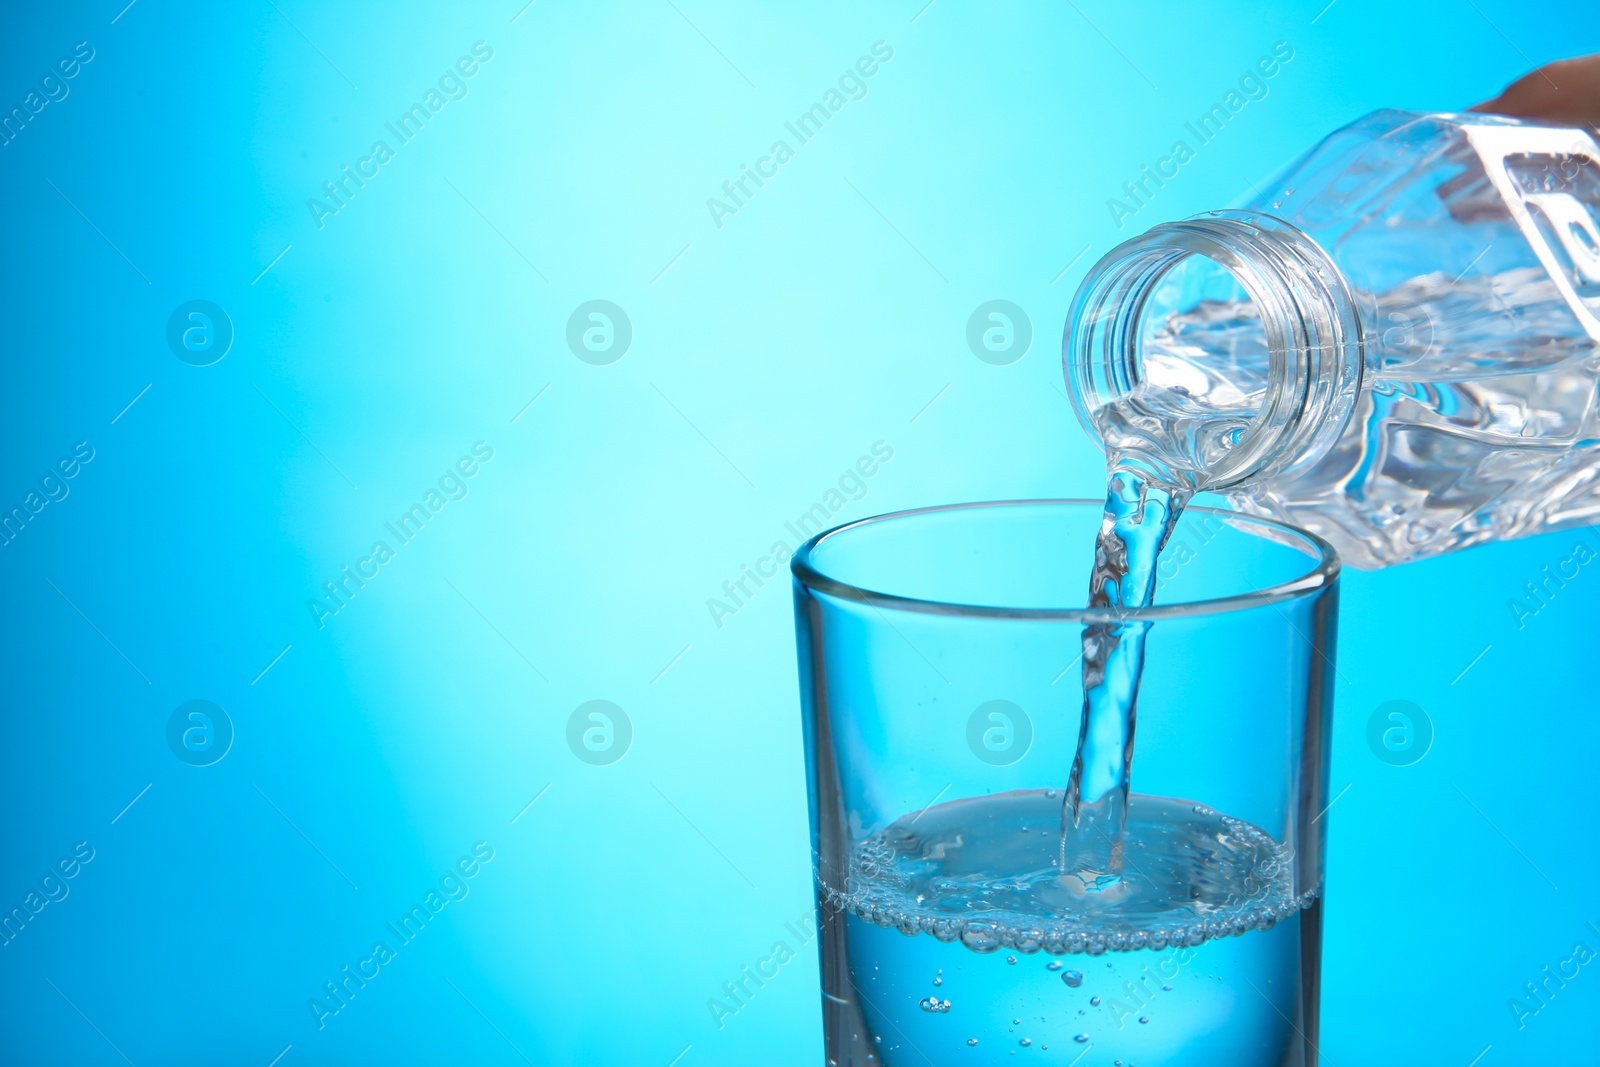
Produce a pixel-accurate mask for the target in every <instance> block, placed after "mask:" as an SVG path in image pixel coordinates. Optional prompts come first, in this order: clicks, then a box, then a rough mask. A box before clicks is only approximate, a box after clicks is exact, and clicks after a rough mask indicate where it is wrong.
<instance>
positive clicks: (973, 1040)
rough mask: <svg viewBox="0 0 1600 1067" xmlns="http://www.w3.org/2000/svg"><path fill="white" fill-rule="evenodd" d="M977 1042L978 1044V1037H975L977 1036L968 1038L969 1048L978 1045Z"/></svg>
mask: <svg viewBox="0 0 1600 1067" xmlns="http://www.w3.org/2000/svg"><path fill="white" fill-rule="evenodd" d="M977 1044H978V1039H977V1038H975V1037H969V1038H967V1047H968V1048H975V1047H977Z"/></svg>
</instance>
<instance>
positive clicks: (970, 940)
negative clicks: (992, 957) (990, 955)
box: [961, 923, 1000, 952]
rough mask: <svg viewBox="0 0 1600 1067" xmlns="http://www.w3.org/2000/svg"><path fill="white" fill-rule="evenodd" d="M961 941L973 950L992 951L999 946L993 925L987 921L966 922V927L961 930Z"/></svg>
mask: <svg viewBox="0 0 1600 1067" xmlns="http://www.w3.org/2000/svg"><path fill="white" fill-rule="evenodd" d="M961 943H962V944H963V945H966V946H967V947H968V948H970V949H971V950H972V951H974V952H993V951H994V950H995V949H997V948H999V947H1000V942H999V941H998V940H997V939H996V938H995V936H994V932H993V927H991V926H990V925H989V924H988V923H968V924H967V928H966V929H965V930H963V931H961Z"/></svg>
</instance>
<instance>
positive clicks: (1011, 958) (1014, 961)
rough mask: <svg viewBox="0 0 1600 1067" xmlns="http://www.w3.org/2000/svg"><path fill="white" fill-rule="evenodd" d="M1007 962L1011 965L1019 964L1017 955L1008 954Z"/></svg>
mask: <svg viewBox="0 0 1600 1067" xmlns="http://www.w3.org/2000/svg"><path fill="white" fill-rule="evenodd" d="M1006 962H1007V963H1009V964H1011V966H1013V967H1015V966H1016V965H1017V957H1015V956H1007V957H1006Z"/></svg>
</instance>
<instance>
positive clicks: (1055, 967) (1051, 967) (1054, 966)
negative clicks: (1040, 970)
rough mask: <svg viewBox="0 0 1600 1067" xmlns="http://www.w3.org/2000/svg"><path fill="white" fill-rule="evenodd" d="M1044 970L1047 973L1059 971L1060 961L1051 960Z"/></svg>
mask: <svg viewBox="0 0 1600 1067" xmlns="http://www.w3.org/2000/svg"><path fill="white" fill-rule="evenodd" d="M1044 969H1045V970H1047V971H1059V970H1060V969H1061V961H1060V960H1051V961H1050V962H1049V963H1047V964H1045V965H1044Z"/></svg>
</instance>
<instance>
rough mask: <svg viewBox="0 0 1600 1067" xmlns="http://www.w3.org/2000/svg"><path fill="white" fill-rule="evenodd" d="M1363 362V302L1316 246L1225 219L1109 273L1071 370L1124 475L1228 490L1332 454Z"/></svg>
mask: <svg viewBox="0 0 1600 1067" xmlns="http://www.w3.org/2000/svg"><path fill="white" fill-rule="evenodd" d="M1207 272H1209V276H1208V274H1207ZM1224 272H1226V273H1225V274H1224ZM1224 291H1228V292H1231V293H1232V294H1234V295H1233V296H1231V297H1228V298H1225V299H1224V298H1219V297H1218V296H1217V295H1216V294H1218V293H1222V292H1224ZM1175 324H1176V325H1175ZM1362 351H1363V345H1362V329H1361V320H1360V316H1359V314H1358V311H1357V308H1356V303H1355V299H1354V297H1353V296H1352V295H1351V293H1350V290H1349V288H1348V287H1347V286H1346V284H1345V281H1344V277H1343V275H1342V274H1340V272H1339V270H1338V268H1337V267H1335V266H1334V264H1333V262H1332V260H1331V259H1329V257H1328V255H1327V253H1325V252H1324V251H1323V250H1322V249H1321V248H1320V247H1319V246H1318V245H1317V244H1316V242H1314V241H1313V240H1311V238H1309V237H1307V236H1306V235H1305V234H1304V233H1302V232H1300V231H1299V230H1298V229H1296V228H1295V227H1293V226H1291V225H1289V224H1288V223H1286V222H1283V221H1281V220H1279V219H1275V218H1272V217H1271V216H1268V215H1263V214H1260V213H1257V212H1245V211H1213V212H1208V213H1206V214H1204V215H1196V216H1194V217H1193V218H1189V219H1185V220H1183V221H1181V222H1167V223H1161V224H1159V225H1157V226H1153V227H1151V229H1150V230H1148V231H1147V232H1145V233H1144V234H1142V235H1140V236H1138V237H1135V238H1133V239H1132V240H1129V241H1125V242H1124V243H1122V244H1121V245H1118V246H1117V247H1116V248H1114V249H1112V250H1111V251H1110V252H1109V253H1107V254H1106V255H1105V256H1104V257H1103V258H1102V259H1101V260H1100V261H1099V262H1098V263H1096V264H1095V265H1094V267H1093V268H1092V269H1091V270H1090V271H1089V274H1088V276H1087V277H1086V278H1085V279H1084V281H1083V284H1082V285H1080V286H1079V287H1078V292H1077V295H1076V297H1075V298H1074V299H1073V304H1072V311H1071V314H1070V317H1069V318H1068V322H1067V335H1066V340H1065V345H1064V348H1063V353H1062V361H1063V364H1064V369H1065V372H1066V380H1067V389H1068V391H1069V395H1070V397H1071V399H1072V403H1073V407H1074V408H1075V409H1076V411H1077V414H1078V419H1079V421H1080V422H1082V423H1083V426H1084V428H1085V429H1086V430H1087V431H1088V432H1089V434H1090V436H1091V437H1094V438H1095V439H1096V440H1097V441H1099V443H1100V445H1101V447H1102V448H1103V449H1105V451H1106V452H1107V455H1108V458H1109V460H1110V462H1111V465H1112V466H1113V467H1119V466H1122V467H1135V468H1139V469H1142V470H1143V471H1144V472H1145V473H1147V474H1149V475H1150V476H1151V477H1153V478H1155V479H1157V480H1161V481H1166V482H1167V483H1168V484H1169V485H1172V486H1175V487H1181V488H1187V489H1190V490H1222V489H1227V488H1231V487H1237V486H1240V485H1242V484H1244V483H1247V482H1260V481H1264V480H1267V479H1269V478H1277V477H1280V476H1289V477H1292V476H1293V475H1294V474H1295V472H1296V471H1298V470H1301V469H1304V468H1305V467H1306V466H1309V465H1310V464H1312V463H1314V462H1315V461H1316V460H1317V459H1318V458H1320V457H1321V456H1322V455H1324V454H1325V453H1326V452H1327V451H1328V449H1330V448H1331V447H1332V446H1333V445H1334V443H1335V442H1337V441H1338V439H1339V437H1340V436H1341V435H1342V433H1343V431H1344V428H1345V425H1346V423H1348V421H1349V419H1350V414H1351V412H1352V411H1353V410H1354V408H1355V401H1356V398H1357V397H1358V396H1359V394H1360V389H1361V377H1362Z"/></svg>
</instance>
